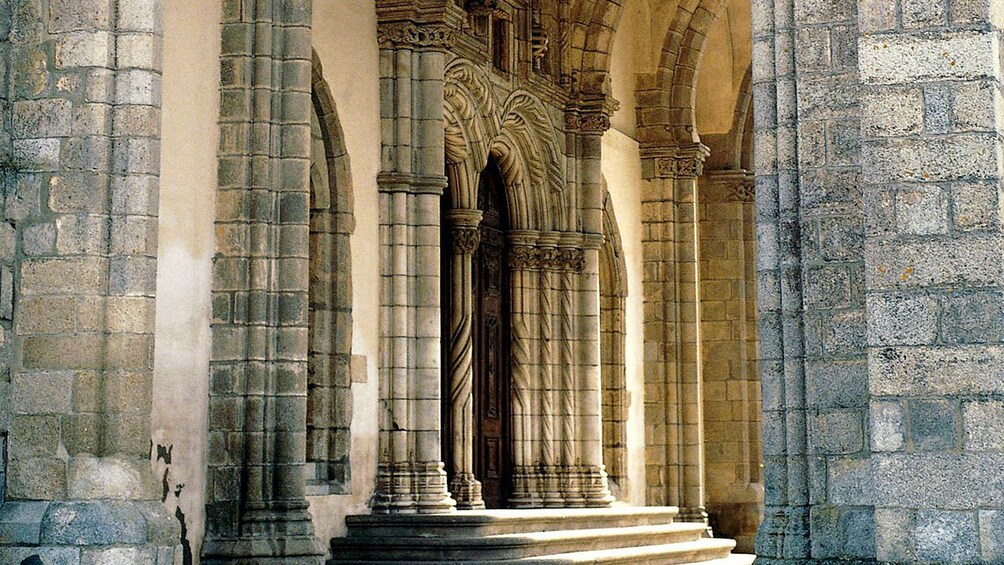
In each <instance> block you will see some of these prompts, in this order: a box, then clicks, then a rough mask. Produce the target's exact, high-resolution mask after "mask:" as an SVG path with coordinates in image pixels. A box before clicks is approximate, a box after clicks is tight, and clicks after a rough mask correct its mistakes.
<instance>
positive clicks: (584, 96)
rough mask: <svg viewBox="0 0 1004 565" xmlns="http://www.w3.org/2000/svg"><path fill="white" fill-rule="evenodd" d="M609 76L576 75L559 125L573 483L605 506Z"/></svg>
mask: <svg viewBox="0 0 1004 565" xmlns="http://www.w3.org/2000/svg"><path fill="white" fill-rule="evenodd" d="M608 82H609V77H608V76H607V75H606V74H605V73H598V72H591V73H584V74H583V75H582V76H580V84H579V85H578V88H579V90H580V91H579V93H578V96H577V99H576V100H574V101H573V103H572V104H570V105H569V107H568V108H567V109H566V114H565V125H566V127H567V128H568V131H569V135H568V138H569V139H570V141H571V142H572V145H573V150H572V154H573V156H574V161H573V163H574V167H573V169H574V174H571V173H570V174H569V178H570V181H572V182H573V183H574V186H575V197H574V198H573V201H574V203H575V204H576V207H577V209H578V212H579V213H578V220H577V223H578V225H575V226H569V228H570V231H573V232H575V233H574V234H566V236H565V240H564V241H563V242H562V249H561V252H562V254H563V264H564V265H563V266H564V268H565V280H564V281H563V287H562V289H563V292H564V293H565V294H567V296H568V300H569V304H567V305H566V309H567V311H568V313H569V314H570V315H571V319H572V320H574V322H573V324H572V327H571V328H570V332H571V333H570V334H569V335H568V336H567V337H565V338H564V339H572V340H573V343H574V356H575V361H574V368H575V370H576V371H577V373H578V374H577V375H575V376H574V377H573V380H574V383H575V390H576V393H577V398H576V399H575V406H574V410H575V413H576V415H577V418H578V422H577V423H576V439H577V441H578V445H577V447H576V451H577V454H578V465H579V469H578V472H577V474H578V483H579V486H578V488H579V489H580V490H581V492H582V494H581V498H582V501H583V502H582V504H583V505H584V506H590V507H603V506H609V505H610V503H612V502H613V500H614V498H613V496H611V494H610V489H609V487H608V485H607V473H606V470H605V467H604V465H603V414H602V405H603V399H602V393H603V383H602V378H601V375H600V278H599V248H600V246H601V245H602V242H603V235H602V234H603V207H604V206H603V193H604V184H603V169H602V161H601V157H602V147H603V134H604V133H605V132H606V131H607V130H608V129H610V115H611V114H613V112H614V111H615V110H616V108H617V102H616V101H615V100H613V99H612V98H611V97H610V96H609V95H608V93H609V84H608Z"/></svg>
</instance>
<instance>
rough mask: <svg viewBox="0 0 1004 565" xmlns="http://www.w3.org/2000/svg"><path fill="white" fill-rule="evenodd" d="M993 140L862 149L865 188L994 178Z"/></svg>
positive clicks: (972, 137)
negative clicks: (893, 184)
mask: <svg viewBox="0 0 1004 565" xmlns="http://www.w3.org/2000/svg"><path fill="white" fill-rule="evenodd" d="M996 152H997V140H996V138H994V137H992V136H990V135H981V134H959V135H956V136H953V137H951V138H944V137H931V138H918V139H895V140H888V141H885V142H882V143H868V144H865V145H864V146H863V147H862V169H863V171H864V180H865V182H867V183H869V184H885V183H899V182H907V183H913V182H945V181H972V180H975V179H994V178H997V175H998V173H997V153H996Z"/></svg>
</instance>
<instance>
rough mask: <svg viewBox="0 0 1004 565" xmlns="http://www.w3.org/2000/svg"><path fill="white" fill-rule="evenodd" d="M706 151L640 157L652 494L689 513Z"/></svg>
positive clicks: (700, 450) (698, 390) (700, 467)
mask: <svg viewBox="0 0 1004 565" xmlns="http://www.w3.org/2000/svg"><path fill="white" fill-rule="evenodd" d="M664 153H665V152H664ZM708 154H709V151H708V148H707V147H705V146H703V145H699V144H698V145H694V146H691V147H684V148H678V149H676V150H675V151H674V152H670V153H669V154H668V155H665V154H664V155H658V152H654V153H652V152H650V155H651V156H649V157H647V158H645V159H644V160H643V173H644V174H645V177H646V185H647V186H646V191H645V193H644V194H643V195H642V213H643V222H644V225H645V235H644V238H645V239H644V240H643V246H644V247H643V249H644V261H645V282H644V285H645V366H646V369H645V371H646V377H645V379H646V386H647V387H648V390H650V391H652V392H653V393H654V394H651V395H649V396H648V397H646V406H645V412H646V415H645V418H646V423H647V428H648V434H649V436H648V437H647V438H646V443H647V445H649V446H652V448H651V449H650V450H649V451H650V457H649V461H648V462H647V465H648V468H649V470H648V473H649V477H651V478H654V479H657V480H654V481H650V482H649V493H648V500H649V503H650V504H670V505H674V506H679V507H680V516H681V519H683V520H691V521H704V520H706V519H707V516H706V514H705V512H704V439H703V406H702V405H703V402H702V377H701V364H700V362H699V361H700V357H701V351H700V350H701V339H700V325H699V324H698V320H699V319H700V315H699V312H700V287H699V285H698V284H697V282H698V280H699V277H698V263H697V257H698V255H699V249H698V248H699V240H698V238H697V204H698V200H697V177H698V176H699V175H700V174H701V172H702V168H703V164H704V160H705V159H706V158H707V156H708ZM660 481H661V483H660Z"/></svg>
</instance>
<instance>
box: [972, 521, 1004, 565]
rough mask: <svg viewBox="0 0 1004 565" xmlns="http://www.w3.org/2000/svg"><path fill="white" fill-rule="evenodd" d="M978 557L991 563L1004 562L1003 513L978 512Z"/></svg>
mask: <svg viewBox="0 0 1004 565" xmlns="http://www.w3.org/2000/svg"><path fill="white" fill-rule="evenodd" d="M977 519H978V520H979V523H980V556H981V557H982V558H983V559H984V560H985V561H989V562H993V563H999V562H1004V511H1000V510H980V511H979V512H978V513H977Z"/></svg>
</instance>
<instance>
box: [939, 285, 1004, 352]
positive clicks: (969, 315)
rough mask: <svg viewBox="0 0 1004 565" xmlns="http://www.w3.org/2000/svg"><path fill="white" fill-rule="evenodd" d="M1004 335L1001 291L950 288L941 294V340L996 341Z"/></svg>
mask: <svg viewBox="0 0 1004 565" xmlns="http://www.w3.org/2000/svg"><path fill="white" fill-rule="evenodd" d="M1002 339H1004V293H1002V291H1000V290H993V291H979V292H953V293H949V294H946V295H945V296H944V297H943V298H942V314H941V340H942V342H944V343H997V342H1000V341H1001V340H1002Z"/></svg>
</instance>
